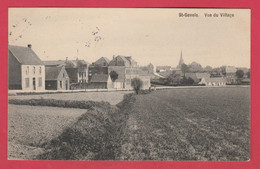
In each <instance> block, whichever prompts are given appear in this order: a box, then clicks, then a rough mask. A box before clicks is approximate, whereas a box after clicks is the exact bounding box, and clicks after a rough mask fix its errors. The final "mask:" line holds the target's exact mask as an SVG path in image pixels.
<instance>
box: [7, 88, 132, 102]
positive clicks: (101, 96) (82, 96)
mask: <svg viewBox="0 0 260 169" xmlns="http://www.w3.org/2000/svg"><path fill="white" fill-rule="evenodd" d="M128 93H133V92H132V91H116V92H80V93H57V94H39V95H20V96H8V98H9V99H41V98H43V99H56V100H79V101H82V100H84V101H88V100H92V101H105V102H109V103H110V104H112V105H116V104H117V103H119V102H121V101H122V99H123V97H124V95H125V94H128Z"/></svg>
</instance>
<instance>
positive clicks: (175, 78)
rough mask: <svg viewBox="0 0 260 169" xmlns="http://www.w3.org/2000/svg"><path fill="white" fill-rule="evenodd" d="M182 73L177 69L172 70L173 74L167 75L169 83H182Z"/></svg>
mask: <svg viewBox="0 0 260 169" xmlns="http://www.w3.org/2000/svg"><path fill="white" fill-rule="evenodd" d="M181 79H182V78H181V75H180V74H177V73H176V72H175V71H173V72H172V74H170V75H169V76H168V77H167V84H169V85H173V84H175V85H176V84H180V83H181Z"/></svg>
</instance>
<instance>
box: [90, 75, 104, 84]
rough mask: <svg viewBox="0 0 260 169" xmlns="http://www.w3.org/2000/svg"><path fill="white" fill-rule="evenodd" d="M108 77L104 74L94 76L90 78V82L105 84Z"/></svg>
mask: <svg viewBox="0 0 260 169" xmlns="http://www.w3.org/2000/svg"><path fill="white" fill-rule="evenodd" d="M108 78H109V75H106V74H96V75H93V76H92V77H91V80H90V81H91V82H92V83H93V82H107V81H108Z"/></svg>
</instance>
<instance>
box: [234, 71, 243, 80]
mask: <svg viewBox="0 0 260 169" xmlns="http://www.w3.org/2000/svg"><path fill="white" fill-rule="evenodd" d="M236 76H237V78H239V79H241V78H243V77H244V71H243V70H240V69H239V70H237V71H236Z"/></svg>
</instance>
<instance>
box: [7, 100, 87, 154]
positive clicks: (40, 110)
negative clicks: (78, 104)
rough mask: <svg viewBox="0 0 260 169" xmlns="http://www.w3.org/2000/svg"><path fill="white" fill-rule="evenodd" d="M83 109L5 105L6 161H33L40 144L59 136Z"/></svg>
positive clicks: (38, 151)
mask: <svg viewBox="0 0 260 169" xmlns="http://www.w3.org/2000/svg"><path fill="white" fill-rule="evenodd" d="M85 112H86V110H83V109H65V108H57V107H41V106H25V105H12V104H9V105H8V158H9V159H32V158H33V157H34V156H35V155H37V154H39V153H42V152H43V150H42V149H41V148H40V145H41V144H42V143H44V142H46V141H50V140H52V139H53V138H55V137H57V136H58V135H60V134H61V133H62V131H63V129H64V128H66V127H67V126H69V125H71V124H72V123H74V122H76V121H77V118H78V117H79V116H81V115H82V114H83V113H85Z"/></svg>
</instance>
